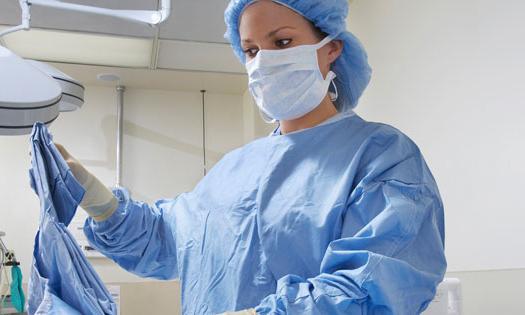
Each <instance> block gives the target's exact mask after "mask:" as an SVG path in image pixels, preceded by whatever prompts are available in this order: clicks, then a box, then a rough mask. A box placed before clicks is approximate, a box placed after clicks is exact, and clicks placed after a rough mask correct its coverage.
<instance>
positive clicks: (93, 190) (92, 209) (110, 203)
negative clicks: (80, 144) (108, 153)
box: [55, 143, 118, 221]
mask: <svg viewBox="0 0 525 315" xmlns="http://www.w3.org/2000/svg"><path fill="white" fill-rule="evenodd" d="M55 146H56V147H57V149H58V151H59V152H60V154H62V157H63V158H64V160H66V163H67V165H68V166H69V168H70V169H71V172H72V173H73V175H74V176H75V178H76V179H77V180H78V182H79V183H80V185H82V187H83V188H84V189H85V190H86V193H85V195H84V198H82V201H81V202H80V207H82V209H84V210H86V212H87V213H88V214H89V216H91V217H92V218H93V219H95V220H96V221H104V220H105V219H107V218H109V217H110V216H111V215H112V214H113V212H115V210H116V209H117V207H118V201H117V198H115V196H114V195H113V193H112V192H111V191H110V190H109V189H108V188H107V187H106V186H104V184H102V182H101V181H100V180H99V179H98V178H96V177H95V176H93V174H91V173H90V172H89V171H88V170H86V168H85V167H84V166H83V165H82V164H80V162H79V161H78V160H77V159H75V158H74V157H73V156H72V155H71V154H69V152H67V150H66V149H65V148H64V147H63V146H62V145H61V144H58V143H55Z"/></svg>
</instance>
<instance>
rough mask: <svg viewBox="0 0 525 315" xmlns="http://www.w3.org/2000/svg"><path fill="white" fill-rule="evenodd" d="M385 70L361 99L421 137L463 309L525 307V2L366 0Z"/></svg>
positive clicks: (361, 31) (364, 25)
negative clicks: (442, 207) (443, 218)
mask: <svg viewBox="0 0 525 315" xmlns="http://www.w3.org/2000/svg"><path fill="white" fill-rule="evenodd" d="M349 27H350V28H351V29H352V30H353V31H354V33H356V35H358V37H360V38H361V40H362V42H363V43H364V45H365V46H366V48H367V50H368V53H369V57H370V63H371V65H372V67H373V69H374V74H373V79H372V83H371V85H370V87H369V88H368V90H367V92H366V94H365V95H364V97H363V99H362V101H361V104H360V105H359V107H358V110H357V111H358V113H359V114H361V115H363V116H364V117H365V118H367V119H369V120H375V121H382V122H386V123H390V124H393V125H394V126H396V127H398V128H399V129H401V130H402V131H404V132H405V133H407V134H408V135H409V136H411V137H412V138H413V139H414V140H415V141H416V142H417V143H418V144H419V146H420V147H421V149H422V151H423V153H424V154H425V156H426V158H427V161H428V163H429V165H430V167H431V169H432V170H433V172H434V175H435V177H436V179H437V181H438V184H439V187H440V190H441V193H442V196H443V199H444V203H445V208H446V209H445V215H446V254H447V258H448V262H449V273H448V274H447V277H457V278H459V279H460V280H461V281H462V284H463V305H464V307H463V311H464V313H463V314H466V315H474V314H475V315H489V314H505V315H507V314H509V315H518V314H525V306H524V305H523V303H522V300H523V299H522V297H521V295H522V293H523V292H525V281H524V275H525V238H524V237H523V235H521V234H522V233H521V231H523V228H524V227H525V224H524V222H525V204H524V203H523V200H522V199H523V198H522V197H521V196H522V195H523V189H524V188H525V185H524V184H523V180H522V178H524V176H525V164H523V161H525V124H524V123H523V118H524V117H525V106H524V105H525V89H524V88H523V87H522V85H523V82H524V81H523V73H524V72H525V59H524V58H523V56H525V40H524V39H525V2H524V1H519V0H514V1H512V0H506V1H499V2H497V3H496V2H494V1H486V0H463V1H456V0H443V1H430V0H395V1H394V0H391V1H384V0H355V1H353V6H352V12H351V17H350V21H349Z"/></svg>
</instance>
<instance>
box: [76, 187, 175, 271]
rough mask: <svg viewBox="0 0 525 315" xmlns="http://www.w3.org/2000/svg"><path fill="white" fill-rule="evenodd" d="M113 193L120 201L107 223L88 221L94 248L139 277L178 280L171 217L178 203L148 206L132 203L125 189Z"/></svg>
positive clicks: (86, 223) (164, 202) (171, 202)
mask: <svg viewBox="0 0 525 315" xmlns="http://www.w3.org/2000/svg"><path fill="white" fill-rule="evenodd" d="M113 193H114V195H115V196H116V197H117V199H118V201H119V206H118V208H117V210H115V212H114V213H113V214H112V215H111V216H110V217H109V218H108V219H106V220H104V221H101V222H96V221H95V220H93V219H92V218H88V219H87V220H86V222H85V225H84V233H85V235H86V237H87V239H88V241H89V243H90V244H91V246H93V247H94V248H95V249H97V250H98V251H100V252H101V253H103V254H104V255H105V256H107V257H109V258H110V259H112V260H114V261H115V262H116V263H117V264H119V265H120V266H121V267H122V268H124V269H126V270H127V271H129V272H132V273H134V274H136V275H138V276H141V277H151V278H156V279H160V280H171V279H176V278H178V267H177V249H176V239H175V231H172V222H171V220H170V216H169V212H170V211H169V210H170V208H171V206H172V205H173V203H174V202H175V200H170V199H163V200H159V201H157V202H155V203H154V204H153V205H148V204H147V203H143V202H137V201H134V200H133V199H131V198H130V196H129V193H128V192H127V191H126V190H125V189H121V188H119V189H115V190H114V191H113Z"/></svg>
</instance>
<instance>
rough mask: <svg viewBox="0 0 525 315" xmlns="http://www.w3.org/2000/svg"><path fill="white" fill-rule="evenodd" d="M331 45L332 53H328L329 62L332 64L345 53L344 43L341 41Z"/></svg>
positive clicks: (332, 42)
mask: <svg viewBox="0 0 525 315" xmlns="http://www.w3.org/2000/svg"><path fill="white" fill-rule="evenodd" d="M329 45H330V46H329V47H330V51H329V52H328V61H329V62H330V64H332V63H334V61H336V60H337V58H339V56H341V54H342V53H343V42H342V41H341V40H333V41H331V42H330V44H329Z"/></svg>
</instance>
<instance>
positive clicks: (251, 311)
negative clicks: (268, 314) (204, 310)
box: [220, 308, 257, 315]
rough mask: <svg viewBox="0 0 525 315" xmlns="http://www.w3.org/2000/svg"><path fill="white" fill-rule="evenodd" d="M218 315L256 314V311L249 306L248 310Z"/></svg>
mask: <svg viewBox="0 0 525 315" xmlns="http://www.w3.org/2000/svg"><path fill="white" fill-rule="evenodd" d="M220 315H257V313H256V312H255V310H254V309H253V308H251V309H249V310H244V311H238V312H226V313H222V314H220Z"/></svg>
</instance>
